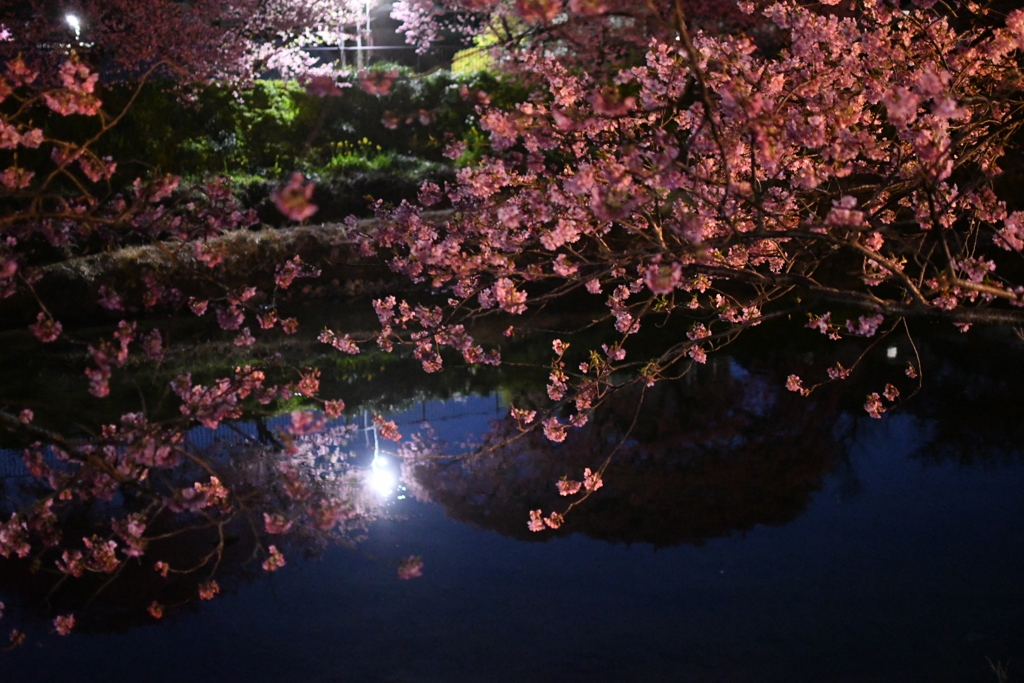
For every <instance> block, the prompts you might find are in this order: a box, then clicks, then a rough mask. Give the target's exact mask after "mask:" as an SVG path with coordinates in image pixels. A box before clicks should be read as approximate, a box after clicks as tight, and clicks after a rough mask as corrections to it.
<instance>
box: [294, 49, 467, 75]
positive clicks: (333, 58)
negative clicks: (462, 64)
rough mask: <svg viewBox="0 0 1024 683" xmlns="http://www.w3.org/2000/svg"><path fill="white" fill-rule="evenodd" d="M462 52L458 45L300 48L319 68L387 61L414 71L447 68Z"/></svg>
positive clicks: (364, 64)
mask: <svg viewBox="0 0 1024 683" xmlns="http://www.w3.org/2000/svg"><path fill="white" fill-rule="evenodd" d="M464 49H465V48H464V47H461V46H458V45H434V46H431V47H430V48H429V49H428V50H427V51H426V52H424V53H418V52H416V48H415V47H413V46H412V45H364V46H361V47H359V46H352V45H346V46H341V45H333V46H326V45H320V46H314V47H306V48H303V50H304V51H305V52H307V53H309V54H310V55H311V56H313V57H316V58H317V63H318V64H321V65H323V64H332V63H336V64H339V65H340V66H369V65H371V64H373V63H374V62H389V63H395V64H401V65H403V66H408V67H412V68H413V69H415V70H416V71H428V70H430V69H433V68H437V67H450V66H451V64H452V60H453V59H454V58H455V54H456V53H457V52H459V51H460V50H464Z"/></svg>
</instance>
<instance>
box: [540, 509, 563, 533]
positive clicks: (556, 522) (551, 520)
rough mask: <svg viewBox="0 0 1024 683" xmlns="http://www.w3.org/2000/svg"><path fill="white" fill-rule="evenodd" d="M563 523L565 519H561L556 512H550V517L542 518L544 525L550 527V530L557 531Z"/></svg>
mask: <svg viewBox="0 0 1024 683" xmlns="http://www.w3.org/2000/svg"><path fill="white" fill-rule="evenodd" d="M564 523H565V517H563V516H562V515H561V514H559V513H557V512H552V513H551V514H550V515H548V516H547V517H545V518H544V524H546V525H547V526H549V527H551V528H552V529H557V528H558V527H560V526H562V524H564Z"/></svg>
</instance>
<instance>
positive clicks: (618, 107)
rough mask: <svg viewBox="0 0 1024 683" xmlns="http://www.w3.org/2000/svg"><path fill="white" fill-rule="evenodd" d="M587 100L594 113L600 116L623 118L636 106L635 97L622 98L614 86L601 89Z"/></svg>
mask: <svg viewBox="0 0 1024 683" xmlns="http://www.w3.org/2000/svg"><path fill="white" fill-rule="evenodd" d="M587 99H588V101H589V102H590V104H591V105H592V106H593V107H594V113H595V114H600V115H601V116H611V117H615V116H625V115H626V114H628V113H629V112H630V111H632V110H633V107H635V106H636V98H635V97H632V96H629V97H623V96H622V93H620V92H619V89H618V88H616V87H615V86H607V87H604V88H601V89H599V90H597V91H595V92H594V93H593V94H591V95H590V97H589V98H587Z"/></svg>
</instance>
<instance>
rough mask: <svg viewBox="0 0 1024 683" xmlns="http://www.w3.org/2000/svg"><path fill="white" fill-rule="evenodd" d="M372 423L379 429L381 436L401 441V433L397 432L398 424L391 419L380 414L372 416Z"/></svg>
mask: <svg viewBox="0 0 1024 683" xmlns="http://www.w3.org/2000/svg"><path fill="white" fill-rule="evenodd" d="M373 424H374V425H376V427H377V429H379V430H380V435H381V438H384V439H388V440H389V441H401V440H402V435H401V434H400V433H399V432H398V425H396V424H395V423H394V422H392V421H391V420H385V419H384V418H383V417H381V416H380V415H374V416H373Z"/></svg>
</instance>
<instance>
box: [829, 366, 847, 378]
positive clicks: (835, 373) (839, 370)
mask: <svg viewBox="0 0 1024 683" xmlns="http://www.w3.org/2000/svg"><path fill="white" fill-rule="evenodd" d="M828 376H829V379H846V378H847V377H849V376H850V369H849V368H844V367H843V365H842V363H838V362H837V363H836V364H835V366H834V367H831V368H829V369H828Z"/></svg>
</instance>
